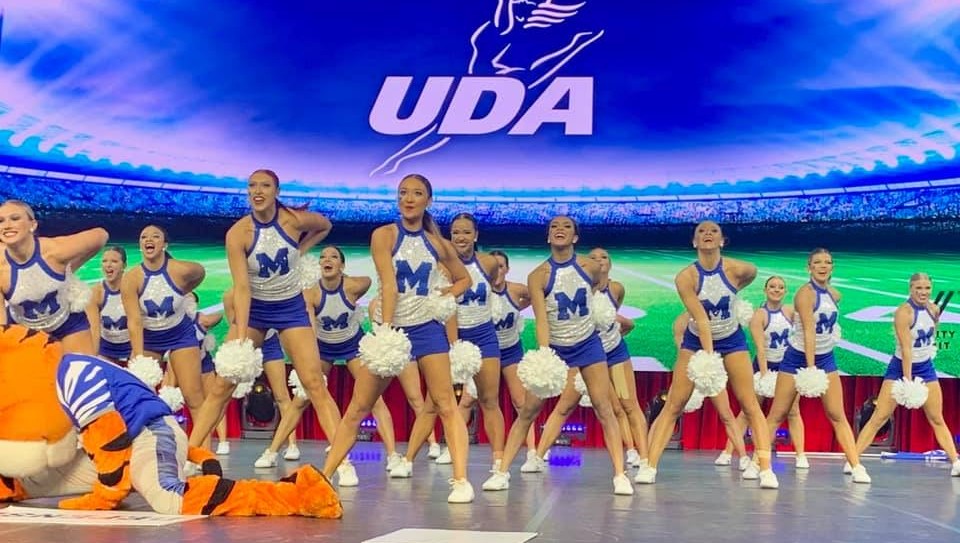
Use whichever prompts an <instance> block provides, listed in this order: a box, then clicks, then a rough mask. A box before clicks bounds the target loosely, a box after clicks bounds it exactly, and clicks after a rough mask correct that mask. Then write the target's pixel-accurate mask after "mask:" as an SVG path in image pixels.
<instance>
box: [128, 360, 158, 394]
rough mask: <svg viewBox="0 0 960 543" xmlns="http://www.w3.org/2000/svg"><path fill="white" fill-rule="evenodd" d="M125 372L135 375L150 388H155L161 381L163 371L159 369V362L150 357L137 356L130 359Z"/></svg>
mask: <svg viewBox="0 0 960 543" xmlns="http://www.w3.org/2000/svg"><path fill="white" fill-rule="evenodd" d="M127 371H129V372H130V373H132V374H134V375H136V376H137V378H138V379H140V380H141V381H143V382H144V383H146V384H147V386H148V387H150V388H156V386H157V385H159V384H160V381H162V380H163V370H162V369H160V362H158V361H157V359H156V358H153V357H150V356H144V355H142V354H138V355H137V356H135V357H133V358H131V359H130V360H129V361H128V362H127Z"/></svg>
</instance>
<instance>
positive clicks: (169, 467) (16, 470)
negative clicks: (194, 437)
mask: <svg viewBox="0 0 960 543" xmlns="http://www.w3.org/2000/svg"><path fill="white" fill-rule="evenodd" d="M0 391H3V392H2V393H0V501H7V502H9V501H21V500H25V499H30V498H40V497H46V496H70V495H78V494H79V496H76V497H71V498H67V499H64V500H62V501H60V504H59V505H60V507H61V508H63V509H84V510H89V509H101V510H109V509H115V508H116V507H117V506H118V505H119V504H120V502H122V501H123V500H124V499H125V498H126V497H127V495H128V494H129V493H130V492H131V491H136V492H138V493H139V494H140V495H141V496H143V498H144V499H145V500H146V501H147V503H148V504H149V505H150V507H151V508H152V509H153V510H154V511H156V512H158V513H164V514H183V515H227V516H256V515H269V516H289V515H300V516H306V517H317V518H340V517H341V516H342V514H343V509H342V507H341V504H340V499H339V497H338V496H337V493H336V491H335V490H334V489H333V487H332V486H331V484H330V481H329V480H327V478H326V477H324V476H323V475H322V474H321V473H320V472H318V471H317V470H316V468H314V467H313V466H309V465H307V466H303V467H301V468H300V469H298V470H297V471H296V472H295V473H294V474H293V475H291V476H290V477H287V478H285V479H282V480H280V481H278V482H268V481H258V480H248V481H234V480H230V479H225V478H223V477H222V472H221V469H220V464H219V462H218V461H217V460H216V457H215V456H213V454H212V453H210V452H209V451H206V450H204V449H198V448H189V449H188V447H187V436H186V434H185V433H184V432H183V430H182V429H181V428H180V426H179V425H178V424H177V423H176V421H175V419H174V418H173V414H172V413H171V411H170V408H169V407H167V405H166V403H164V402H163V401H162V400H160V399H159V398H158V397H157V395H156V393H154V391H153V390H151V389H150V388H148V387H147V386H146V385H145V384H144V383H143V382H142V381H140V380H139V379H138V378H137V377H136V376H134V375H133V374H131V373H129V372H128V371H127V370H126V369H124V368H121V367H119V366H116V365H114V364H112V363H110V362H107V361H105V360H103V359H100V358H98V357H94V356H89V355H82V354H72V353H67V354H63V351H62V348H61V345H60V344H59V343H58V342H55V341H53V340H52V339H50V337H49V336H47V335H46V334H44V333H42V332H36V331H33V330H29V329H27V328H25V327H23V326H19V325H4V326H0ZM78 435H79V438H80V443H81V444H82V445H81V448H78V446H77V438H78ZM188 457H189V460H190V461H192V462H194V463H196V464H197V465H199V466H201V471H202V473H203V474H202V475H198V476H195V477H190V478H185V477H184V475H183V468H184V465H185V463H186V461H187V459H188Z"/></svg>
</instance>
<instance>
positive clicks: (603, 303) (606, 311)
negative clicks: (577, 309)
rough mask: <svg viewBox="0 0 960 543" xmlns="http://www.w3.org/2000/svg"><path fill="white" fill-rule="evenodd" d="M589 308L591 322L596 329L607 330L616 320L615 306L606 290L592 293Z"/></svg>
mask: <svg viewBox="0 0 960 543" xmlns="http://www.w3.org/2000/svg"><path fill="white" fill-rule="evenodd" d="M590 310H591V311H592V312H593V323H594V325H596V327H597V330H601V331H607V330H609V329H610V327H611V326H613V323H615V322H617V308H616V307H614V305H613V302H611V301H610V297H609V296H607V293H606V292H594V293H593V299H592V301H591V304H590Z"/></svg>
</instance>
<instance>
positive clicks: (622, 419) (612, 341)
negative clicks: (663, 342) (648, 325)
mask: <svg viewBox="0 0 960 543" xmlns="http://www.w3.org/2000/svg"><path fill="white" fill-rule="evenodd" d="M588 256H589V258H590V259H591V260H593V261H594V262H596V263H597V265H599V267H600V274H599V278H598V280H597V284H596V285H594V293H595V295H596V294H599V295H600V296H603V297H604V298H601V300H604V302H602V303H609V304H610V305H611V306H612V309H613V310H614V311H616V310H618V309H619V308H620V306H621V305H623V299H624V297H625V295H626V290H625V289H624V287H623V284H622V283H620V282H618V281H611V280H610V267H611V261H610V253H608V252H607V251H606V249H603V248H601V247H597V248H594V249H593V250H591V251H590V253H589V255H588ZM594 300H595V301H594V305H595V307H594V309H595V310H596V309H597V308H596V304H597V303H598V302H597V301H596V298H594ZM631 330H633V321H631V320H629V319H625V318H623V317H621V316H620V315H615V320H614V321H613V322H611V323H610V324H609V325H608V326H605V327H603V328H599V327H598V329H597V331H598V332H599V334H600V341H601V342H602V343H603V349H604V351H605V352H606V354H607V365H608V367H609V370H610V384H611V385H612V386H613V390H614V392H615V393H616V395H617V396H616V398H615V399H614V400H613V406H614V412H615V414H616V415H617V421H618V423H619V425H620V433H621V435H622V436H623V444H624V446H625V447H626V449H627V464H628V465H631V466H635V467H638V468H644V467H645V466H646V465H647V419H646V417H645V416H644V414H643V410H642V409H641V408H640V402H639V401H638V399H637V382H636V378H635V377H634V374H633V362H632V361H631V359H630V353H629V351H628V350H627V345H626V342H624V340H623V336H624V335H626V334H627V333H629V332H630V331H631ZM580 398H581V394H580V392H579V391H577V390H576V388H575V387H574V386H573V381H572V380H569V381H568V383H567V386H566V388H565V389H564V391H563V393H561V394H560V399H559V401H558V402H557V404H556V406H555V407H554V409H553V412H552V413H550V416H549V417H548V418H547V422H546V423H545V424H544V426H543V435H542V436H541V439H540V445H539V446H538V447H537V452H536V454H535V455H533V456H532V457H528V458H527V461H526V462H524V464H523V465H522V466H520V471H521V472H524V473H534V472H540V471H543V469H544V468H545V466H546V461H545V460H544V459H543V458H544V457H545V456H546V453H547V451H548V450H549V448H550V446H551V445H552V444H553V442H554V441H556V439H557V438H558V437H559V436H560V431H561V428H562V427H563V423H564V422H566V420H567V418H568V417H569V416H570V414H571V413H573V410H574V409H575V408H576V407H577V405H579V403H580ZM638 449H639V450H638Z"/></svg>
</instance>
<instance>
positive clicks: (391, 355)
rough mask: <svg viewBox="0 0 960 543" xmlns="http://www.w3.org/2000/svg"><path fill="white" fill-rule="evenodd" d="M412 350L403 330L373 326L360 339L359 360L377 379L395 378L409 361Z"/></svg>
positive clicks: (379, 325) (378, 325) (380, 325)
mask: <svg viewBox="0 0 960 543" xmlns="http://www.w3.org/2000/svg"><path fill="white" fill-rule="evenodd" d="M412 348H413V347H412V346H411V345H410V340H409V339H407V334H406V332H404V331H403V330H400V329H393V328H391V327H389V326H384V325H382V324H374V325H373V327H372V329H371V332H370V333H369V334H366V335H364V336H363V338H361V339H360V360H361V361H362V362H363V363H364V364H365V365H366V366H367V369H368V370H370V373H372V374H374V375H376V376H378V377H395V376H397V375H400V372H401V371H403V368H404V367H406V365H407V362H409V361H410V350H411V349H412Z"/></svg>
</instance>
